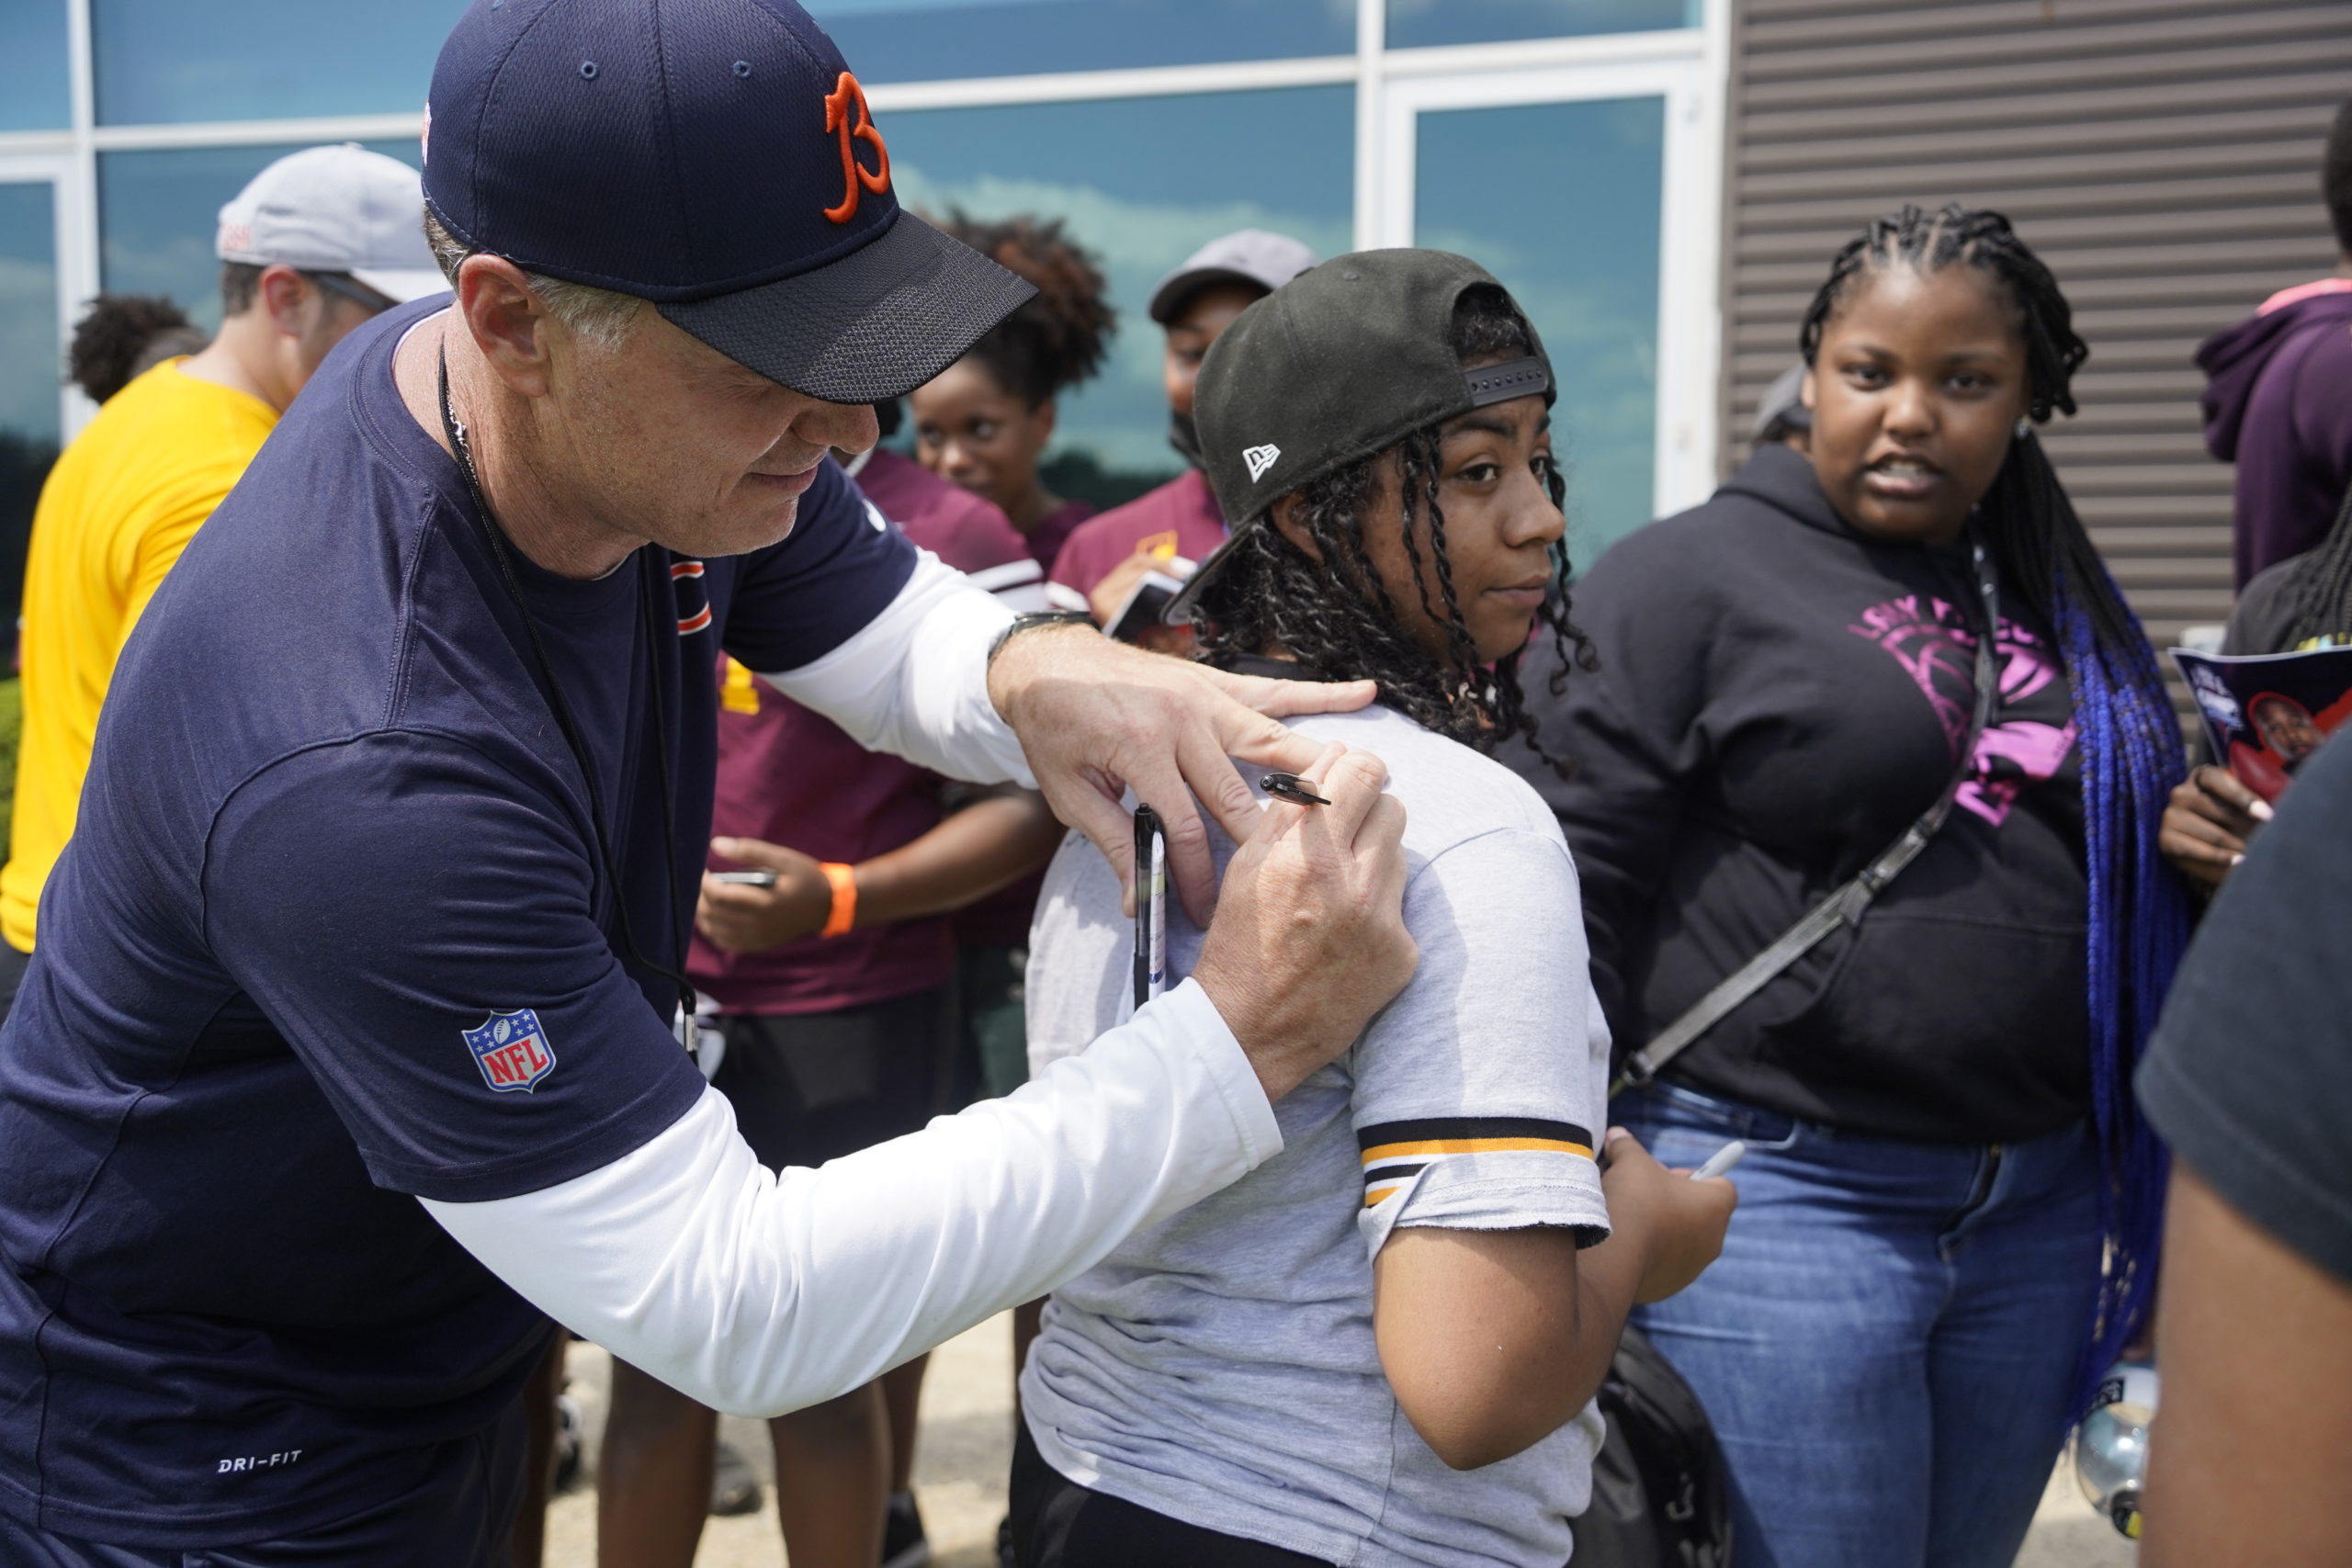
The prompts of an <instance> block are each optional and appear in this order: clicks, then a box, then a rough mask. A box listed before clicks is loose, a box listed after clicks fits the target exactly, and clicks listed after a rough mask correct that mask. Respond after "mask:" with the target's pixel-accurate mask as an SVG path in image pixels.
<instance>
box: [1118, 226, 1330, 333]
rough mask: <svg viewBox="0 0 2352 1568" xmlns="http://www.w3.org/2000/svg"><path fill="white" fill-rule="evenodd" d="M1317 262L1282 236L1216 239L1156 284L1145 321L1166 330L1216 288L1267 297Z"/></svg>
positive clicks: (1246, 232)
mask: <svg viewBox="0 0 2352 1568" xmlns="http://www.w3.org/2000/svg"><path fill="white" fill-rule="evenodd" d="M1317 259H1318V258H1317V256H1316V254H1315V253H1314V252H1313V251H1310V250H1308V249H1307V248H1306V246H1305V245H1302V244H1300V243H1298V242H1297V241H1296V240H1294V239H1292V238H1291V237H1290V236H1289V235H1288V234H1274V233H1269V232H1268V231H1265V230H1263V229H1241V230H1237V231H1235V232H1233V233H1230V234H1220V235H1218V236H1217V237H1216V239H1214V240H1211V241H1210V242H1209V243H1207V244H1205V245H1203V246H1202V247H1201V248H1200V249H1199V250H1197V251H1194V252H1193V254H1191V255H1190V256H1187V257H1186V258H1185V260H1184V265H1182V266H1180V267H1178V268H1177V269H1176V270H1175V271H1174V272H1171V273H1170V274H1169V275H1168V276H1166V277H1163V278H1161V279H1160V280H1159V288H1155V289H1153V290H1152V291H1151V319H1152V320H1153V321H1158V322H1159V324H1160V325H1161V326H1163V327H1164V326H1166V325H1167V324H1168V323H1169V322H1170V321H1174V320H1175V319H1176V313H1177V312H1178V311H1180V310H1182V309H1183V308H1184V305H1185V302H1186V301H1187V300H1189V299H1192V297H1193V295H1195V294H1198V293H1199V292H1200V291H1201V290H1202V289H1204V288H1213V287H1214V286H1216V285H1217V284H1220V283H1248V284H1254V285H1255V286H1256V287H1258V288H1262V289H1264V290H1265V291H1266V292H1267V293H1269V294H1272V292H1273V291H1274V290H1275V289H1277V288H1281V287H1282V286H1283V284H1285V283H1288V282H1289V281H1290V280H1291V279H1292V278H1294V277H1296V276H1298V275H1299V274H1300V273H1302V272H1305V271H1306V269H1307V268H1308V267H1310V266H1313V265H1315V264H1316V261H1317Z"/></svg>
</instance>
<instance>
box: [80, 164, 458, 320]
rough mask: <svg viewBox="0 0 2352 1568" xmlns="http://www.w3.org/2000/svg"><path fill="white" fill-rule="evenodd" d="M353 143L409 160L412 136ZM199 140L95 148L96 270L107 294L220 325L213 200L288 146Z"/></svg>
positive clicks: (228, 192) (237, 188) (218, 200)
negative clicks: (165, 147)
mask: <svg viewBox="0 0 2352 1568" xmlns="http://www.w3.org/2000/svg"><path fill="white" fill-rule="evenodd" d="M361 145H363V146H365V147H367V148H368V149H369V150H371V151H373V152H382V153H385V154H388V155H389V156H390V157H394V158H398V159H399V160H400V161H401V163H403V164H407V165H408V166H409V167H411V168H414V167H416V162H417V149H416V142H415V141H414V140H413V138H410V137H405V136H404V137H401V139H400V140H398V141H368V142H363V143H361ZM299 151H300V148H297V147H288V146H283V145H280V146H275V147H202V148H190V149H185V150H183V149H175V150H173V151H170V152H101V153H100V154H98V223H99V232H100V234H101V235H102V236H103V244H102V249H101V251H100V262H99V265H100V271H101V276H102V277H103V279H104V287H105V288H106V289H107V292H108V293H111V294H163V295H168V296H169V297H170V298H171V299H174V300H175V301H176V302H177V303H178V304H179V307H180V308H181V309H182V310H186V311H187V313H188V317H189V319H190V320H191V321H195V322H196V324H197V325H198V326H200V327H202V328H203V329H204V330H205V331H206V332H210V331H212V330H213V329H214V328H216V327H218V326H219V325H220V259H219V258H218V257H217V256H215V255H214V254H212V241H213V233H214V231H215V229H216V228H217V227H218V223H219V219H220V208H221V204H222V203H224V202H226V201H227V200H228V199H229V198H230V197H232V196H234V195H236V194H237V192H239V191H240V190H243V188H244V185H245V182H246V181H247V180H249V179H252V178H253V177H254V175H257V174H259V173H261V171H262V170H263V169H265V168H266V167H268V165H269V164H271V163H273V162H275V161H276V160H277V159H279V158H282V157H284V156H286V154H288V152H299Z"/></svg>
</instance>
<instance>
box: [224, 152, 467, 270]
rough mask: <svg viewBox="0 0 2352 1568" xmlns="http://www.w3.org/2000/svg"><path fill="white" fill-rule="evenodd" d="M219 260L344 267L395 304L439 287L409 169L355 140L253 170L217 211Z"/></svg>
mask: <svg viewBox="0 0 2352 1568" xmlns="http://www.w3.org/2000/svg"><path fill="white" fill-rule="evenodd" d="M212 248H213V250H214V252H215V253H216V254H218V255H219V256H220V259H221V260H222V261H231V262H243V263H246V264H247V265H252V266H273V265H276V266H291V267H299V268H300V269H301V270H302V271H304V272H344V273H349V274H350V275H351V276H353V277H356V278H357V279H358V280H359V281H360V282H361V283H364V284H366V285H367V286H368V288H372V289H374V290H375V291H376V292H377V293H379V294H381V295H383V296H384V297H385V298H386V299H391V300H394V301H396V302H400V303H405V302H407V301H408V300H411V299H424V297H425V296H426V295H428V294H438V293H440V292H442V291H443V290H445V289H447V288H448V287H449V284H448V280H447V279H446V278H444V277H443V276H441V269H440V268H439V267H438V266H436V265H434V261H433V252H432V251H431V249H429V248H428V247H427V246H426V245H425V243H424V186H423V185H422V184H421V183H420V181H419V180H418V178H417V174H416V171H415V170H414V169H412V168H410V167H409V166H408V165H407V164H403V163H401V161H400V160H399V159H397V158H387V157H385V156H384V155H383V154H382V153H381V152H369V151H368V149H366V148H365V147H362V146H360V145H359V144H358V143H357V142H356V141H346V142H344V143H343V144H342V145H340V146H334V147H305V148H304V149H303V150H302V151H301V152H289V153H288V154H287V155H286V156H285V157H283V158H280V159H278V160H277V162H276V163H275V164H271V165H270V166H269V167H267V168H266V169H264V170H263V171H262V172H261V173H260V174H257V175H254V177H253V178H252V179H251V180H248V181H247V182H246V183H245V188H244V189H243V190H241V191H239V192H238V193H237V194H236V195H235V196H234V197H232V198H231V199H230V201H229V204H228V205H227V206H225V207H223V208H221V209H220V233H219V237H218V238H217V239H216V240H215V241H214V243H213V247H212Z"/></svg>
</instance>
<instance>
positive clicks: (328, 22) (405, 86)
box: [90, 0, 466, 125]
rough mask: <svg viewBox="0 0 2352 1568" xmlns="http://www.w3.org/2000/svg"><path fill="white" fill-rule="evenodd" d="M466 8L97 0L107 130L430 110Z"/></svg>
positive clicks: (94, 30) (418, 2)
mask: <svg viewBox="0 0 2352 1568" xmlns="http://www.w3.org/2000/svg"><path fill="white" fill-rule="evenodd" d="M465 8H466V6H465V0H399V3H398V4H395V5H381V4H379V5H363V4H361V0H90V29H91V50H92V53H93V55H94V57H95V63H96V75H97V90H98V103H97V113H98V119H99V122H100V123H101V124H106V125H162V124H178V123H183V122H186V121H188V120H204V119H275V118H288V117H300V116H310V115H338V114H400V113H404V112H411V111H414V110H417V109H421V108H423V107H424V96H425V92H426V90H427V89H428V88H429V87H430V86H431V85H432V84H433V62H434V60H435V57H436V56H438V55H439V54H440V52H441V40H442V39H446V38H447V37H448V36H449V28H451V27H452V26H453V25H455V24H456V22H457V20H458V15H459V13H461V12H463V11H464V10H465Z"/></svg>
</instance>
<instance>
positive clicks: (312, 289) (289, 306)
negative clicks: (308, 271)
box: [254, 262, 325, 337]
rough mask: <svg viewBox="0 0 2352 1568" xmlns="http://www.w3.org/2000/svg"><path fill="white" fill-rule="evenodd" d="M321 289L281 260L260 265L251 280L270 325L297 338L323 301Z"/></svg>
mask: <svg viewBox="0 0 2352 1568" xmlns="http://www.w3.org/2000/svg"><path fill="white" fill-rule="evenodd" d="M323 292H324V291H323V290H322V289H321V288H319V287H318V286H317V285H316V284H314V283H312V282H311V280H310V279H309V278H307V277H304V276H302V275H301V274H300V272H297V271H296V270H295V269H294V268H292V267H290V266H288V265H285V264H284V263H282V262H272V263H271V264H270V265H267V266H266V267H264V268H262V271H261V276H260V277H259V278H257V279H255V280H254V299H255V301H256V302H257V303H259V305H260V306H261V308H262V310H264V311H265V312H266V314H267V315H268V317H269V324H270V325H271V326H273V327H276V328H277V330H278V332H279V333H283V334H284V335H285V336H287V337H300V336H301V335H302V334H303V333H306V332H308V331H309V330H310V327H311V315H312V312H314V311H316V310H319V309H320V308H321V307H322V305H324V304H325V300H324V299H321V298H320V296H321V295H322V293H323Z"/></svg>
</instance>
